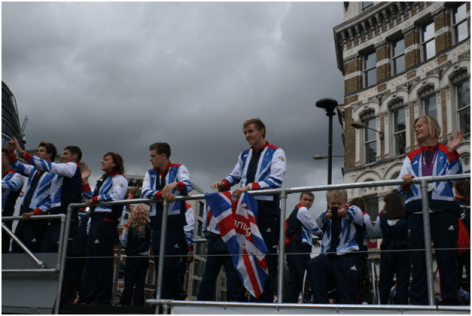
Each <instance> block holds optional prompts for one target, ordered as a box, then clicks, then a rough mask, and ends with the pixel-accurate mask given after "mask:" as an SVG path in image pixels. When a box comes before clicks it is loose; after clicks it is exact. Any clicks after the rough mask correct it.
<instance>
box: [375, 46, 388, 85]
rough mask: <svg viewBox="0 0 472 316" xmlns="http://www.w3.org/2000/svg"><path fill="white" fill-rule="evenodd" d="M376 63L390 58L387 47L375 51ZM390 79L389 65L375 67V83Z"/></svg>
mask: <svg viewBox="0 0 472 316" xmlns="http://www.w3.org/2000/svg"><path fill="white" fill-rule="evenodd" d="M376 55H377V62H380V61H382V60H385V59H389V58H390V49H389V47H383V48H381V49H378V50H377V54H376ZM387 78H390V63H386V64H383V65H381V66H379V67H377V81H381V80H384V79H387Z"/></svg>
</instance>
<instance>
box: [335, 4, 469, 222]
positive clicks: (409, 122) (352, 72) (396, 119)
mask: <svg viewBox="0 0 472 316" xmlns="http://www.w3.org/2000/svg"><path fill="white" fill-rule="evenodd" d="M334 38H335V45H336V55H337V64H338V68H339V70H340V71H341V72H342V73H343V75H344V78H345V87H344V93H345V100H344V101H345V104H344V106H342V107H341V112H342V114H343V130H344V134H343V137H344V144H345V158H344V172H343V174H344V182H346V183H351V182H365V181H376V180H390V179H397V177H398V175H399V172H400V169H401V166H402V163H403V160H404V158H405V154H406V153H408V152H409V151H411V150H413V149H415V148H417V147H418V144H417V142H416V138H415V133H414V120H415V118H417V117H419V116H422V115H426V114H427V115H431V116H434V117H436V118H437V119H438V122H439V124H440V126H441V131H442V132H441V135H440V141H441V142H443V143H447V140H448V138H449V137H450V136H451V135H455V134H456V133H457V131H458V130H463V131H464V134H465V140H464V142H463V143H462V145H461V146H460V148H459V149H458V151H459V153H460V154H461V156H462V163H463V166H464V169H465V171H466V172H470V88H469V87H470V3H469V2H454V3H452V2H344V19H343V23H342V24H340V25H338V26H336V27H335V28H334ZM354 122H356V123H359V124H362V125H364V126H368V127H370V128H372V129H374V130H376V131H373V130H371V129H365V128H360V129H359V128H357V129H356V128H355V127H353V126H352V125H351V124H352V123H354ZM359 124H356V125H359ZM393 189H395V188H394V187H377V188H362V189H353V190H349V197H350V198H352V197H355V196H363V197H365V198H366V199H367V202H368V209H369V214H370V215H371V218H372V220H375V217H376V212H378V211H379V209H381V208H382V207H383V202H382V197H383V196H384V195H385V194H387V193H388V192H390V191H391V190H393Z"/></svg>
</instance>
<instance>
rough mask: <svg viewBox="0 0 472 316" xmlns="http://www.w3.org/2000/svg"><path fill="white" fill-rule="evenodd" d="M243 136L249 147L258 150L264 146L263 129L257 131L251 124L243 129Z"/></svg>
mask: <svg viewBox="0 0 472 316" xmlns="http://www.w3.org/2000/svg"><path fill="white" fill-rule="evenodd" d="M243 132H244V136H245V137H246V140H247V142H248V143H249V145H251V146H254V147H255V148H256V149H259V148H260V147H262V146H263V145H264V144H265V140H264V136H263V135H264V132H265V131H264V129H263V128H261V129H258V128H257V126H256V124H254V123H252V124H249V125H247V126H245V127H244V128H243Z"/></svg>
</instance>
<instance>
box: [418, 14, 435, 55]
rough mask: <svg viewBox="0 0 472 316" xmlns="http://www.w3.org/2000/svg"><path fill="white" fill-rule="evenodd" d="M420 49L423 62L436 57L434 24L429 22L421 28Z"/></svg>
mask: <svg viewBox="0 0 472 316" xmlns="http://www.w3.org/2000/svg"><path fill="white" fill-rule="evenodd" d="M421 49H422V51H423V61H425V60H428V59H430V58H431V57H433V56H434V55H436V43H435V32H434V22H433V21H430V22H428V23H425V24H423V25H422V26H421Z"/></svg>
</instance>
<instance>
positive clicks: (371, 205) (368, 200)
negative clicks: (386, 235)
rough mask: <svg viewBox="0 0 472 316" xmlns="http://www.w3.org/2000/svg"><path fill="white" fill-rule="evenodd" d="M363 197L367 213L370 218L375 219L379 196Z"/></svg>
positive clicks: (377, 211)
mask: <svg viewBox="0 0 472 316" xmlns="http://www.w3.org/2000/svg"><path fill="white" fill-rule="evenodd" d="M371 181H372V180H371ZM364 199H365V208H366V213H367V214H369V216H370V219H371V220H374V221H375V220H376V218H377V215H378V214H379V198H378V196H377V195H369V196H364Z"/></svg>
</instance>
